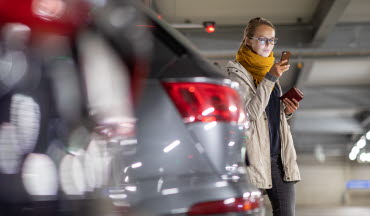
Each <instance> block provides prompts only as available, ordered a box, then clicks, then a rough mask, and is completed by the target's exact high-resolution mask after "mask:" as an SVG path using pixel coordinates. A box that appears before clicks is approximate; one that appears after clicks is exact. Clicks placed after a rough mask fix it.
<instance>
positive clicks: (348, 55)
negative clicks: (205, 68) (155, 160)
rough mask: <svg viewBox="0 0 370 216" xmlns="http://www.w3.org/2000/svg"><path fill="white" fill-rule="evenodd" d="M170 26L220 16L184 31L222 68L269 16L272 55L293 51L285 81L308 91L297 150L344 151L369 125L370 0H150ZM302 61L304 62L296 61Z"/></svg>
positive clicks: (295, 125)
mask: <svg viewBox="0 0 370 216" xmlns="http://www.w3.org/2000/svg"><path fill="white" fill-rule="evenodd" d="M148 2H149V4H148V5H149V6H150V7H152V9H153V10H155V11H156V12H157V13H159V14H161V15H162V17H163V19H164V20H166V21H168V22H169V23H172V24H179V23H182V24H184V23H192V24H202V22H203V21H209V20H211V21H215V22H216V32H215V33H213V34H208V33H206V32H204V30H203V29H202V28H181V29H179V30H180V31H181V32H182V33H183V34H184V35H185V36H186V37H187V38H188V39H189V40H190V41H191V42H193V44H195V46H196V47H198V49H199V50H200V52H201V53H203V54H204V55H205V56H206V57H208V58H209V59H210V60H211V61H213V62H217V63H218V64H219V66H220V68H221V69H222V70H224V68H225V65H226V63H227V61H229V60H233V59H234V56H235V52H236V50H237V49H238V47H239V45H240V40H241V38H242V34H243V29H244V28H245V25H246V23H247V22H248V21H249V19H250V18H253V17H257V16H261V17H264V18H267V19H269V20H270V21H272V22H273V23H274V24H275V27H276V29H277V37H278V38H279V42H278V44H277V45H276V46H275V50H274V52H275V57H276V58H277V59H279V58H280V54H279V53H281V51H282V50H290V51H291V52H292V54H293V57H292V59H291V65H292V67H291V69H290V71H288V72H287V73H286V75H284V76H283V77H282V78H281V79H280V81H281V84H282V86H283V89H284V90H287V89H289V88H290V87H292V86H296V87H298V88H300V89H301V90H302V91H303V92H304V93H305V99H304V100H303V101H302V102H301V104H300V105H301V106H300V109H299V111H297V113H296V115H295V117H294V118H293V119H292V121H291V124H292V130H293V132H294V138H295V145H296V149H297V151H298V153H302V154H303V153H309V154H311V153H315V152H316V150H317V148H318V146H319V147H320V149H323V151H324V153H325V152H326V153H328V155H332V156H333V155H335V156H338V155H339V156H346V157H348V153H349V151H350V149H351V148H352V146H353V145H354V143H356V141H357V140H358V139H359V137H360V136H362V135H363V134H364V133H366V132H367V131H368V130H369V129H370V117H369V116H370V12H369V10H370V1H369V0H322V1H319V0H300V1H296V0H279V1H275V0H248V1H247V0H186V1H185V0H151V1H150V0H148ZM298 63H302V65H303V67H302V68H300V67H297V65H298Z"/></svg>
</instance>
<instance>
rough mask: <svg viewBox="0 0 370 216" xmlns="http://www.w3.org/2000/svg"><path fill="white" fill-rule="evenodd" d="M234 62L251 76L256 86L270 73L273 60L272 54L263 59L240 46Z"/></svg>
mask: <svg viewBox="0 0 370 216" xmlns="http://www.w3.org/2000/svg"><path fill="white" fill-rule="evenodd" d="M236 60H237V61H238V62H239V63H240V64H241V65H243V67H244V68H245V69H246V70H247V71H248V72H249V73H250V74H251V75H252V76H253V80H254V83H255V84H256V86H257V85H258V84H259V83H260V82H261V81H262V79H263V78H264V77H265V75H266V74H267V72H269V71H270V69H271V67H272V65H273V64H274V61H275V58H274V53H273V52H271V53H270V55H269V56H268V57H263V56H260V55H258V54H256V53H254V52H253V51H252V50H250V49H249V48H248V47H246V46H244V45H241V46H240V48H239V50H238V52H237V53H236Z"/></svg>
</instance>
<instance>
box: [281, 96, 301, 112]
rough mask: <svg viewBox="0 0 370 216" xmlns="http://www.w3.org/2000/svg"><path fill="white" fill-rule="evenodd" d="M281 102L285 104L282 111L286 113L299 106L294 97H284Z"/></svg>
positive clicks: (293, 110)
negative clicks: (291, 98)
mask: <svg viewBox="0 0 370 216" xmlns="http://www.w3.org/2000/svg"><path fill="white" fill-rule="evenodd" d="M283 103H284V104H285V109H284V112H285V114H286V115H289V114H292V113H294V112H295V111H296V110H297V109H298V107H299V102H298V101H297V100H296V99H294V98H293V100H290V99H288V98H285V99H284V100H283Z"/></svg>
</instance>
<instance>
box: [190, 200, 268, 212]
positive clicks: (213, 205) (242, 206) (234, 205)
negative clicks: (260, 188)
mask: <svg viewBox="0 0 370 216" xmlns="http://www.w3.org/2000/svg"><path fill="white" fill-rule="evenodd" d="M262 202H263V199H262V198H261V197H260V196H258V197H255V198H243V197H239V198H229V199H225V200H217V201H210V202H202V203H197V204H195V205H193V206H192V207H190V209H189V211H188V215H207V214H223V213H233V212H248V211H253V210H258V209H259V208H260V207H262Z"/></svg>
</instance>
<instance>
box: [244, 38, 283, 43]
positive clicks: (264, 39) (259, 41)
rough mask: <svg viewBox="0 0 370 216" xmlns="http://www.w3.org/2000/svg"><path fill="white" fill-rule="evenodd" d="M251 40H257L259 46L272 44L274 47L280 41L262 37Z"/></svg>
mask: <svg viewBox="0 0 370 216" xmlns="http://www.w3.org/2000/svg"><path fill="white" fill-rule="evenodd" d="M249 38H250V39H253V40H257V41H258V43H259V44H261V45H265V44H267V43H270V44H272V45H275V44H276V43H277V41H278V39H277V38H270V39H269V38H263V37H260V38H255V37H249Z"/></svg>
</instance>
